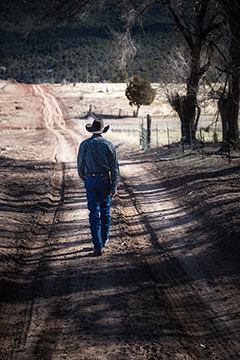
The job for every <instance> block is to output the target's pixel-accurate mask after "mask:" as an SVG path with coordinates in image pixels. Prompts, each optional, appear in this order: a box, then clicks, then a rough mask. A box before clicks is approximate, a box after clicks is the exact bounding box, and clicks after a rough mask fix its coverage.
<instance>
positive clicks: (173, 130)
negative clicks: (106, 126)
mask: <svg viewBox="0 0 240 360" xmlns="http://www.w3.org/2000/svg"><path fill="white" fill-rule="evenodd" d="M111 129H112V131H113V132H117V133H118V134H122V135H123V136H125V137H126V136H127V137H129V138H131V139H133V138H135V141H136V142H138V143H139V145H140V147H141V148H142V149H143V150H147V149H148V148H159V147H162V146H168V147H169V148H171V147H176V146H179V147H180V148H181V150H182V151H185V149H186V148H188V149H189V148H190V149H192V150H194V149H196V148H197V149H198V150H200V151H201V153H202V154H204V153H208V154H214V153H216V152H217V151H218V152H219V149H220V148H221V149H222V150H223V148H224V151H225V155H226V156H228V157H229V161H230V158H231V156H233V154H234V156H237V157H238V155H240V151H239V143H236V144H235V145H234V142H232V141H231V139H232V138H233V136H232V134H234V132H233V131H232V129H231V127H230V126H229V125H228V123H227V124H226V129H224V130H225V131H226V134H227V136H226V134H225V140H223V129H222V123H221V121H217V122H216V121H210V123H207V122H206V121H204V123H201V122H199V124H198V126H197V127H196V129H192V128H191V125H190V124H187V125H185V126H183V125H182V124H181V122H180V121H179V123H178V124H177V122H176V121H175V122H174V124H173V123H171V124H169V122H167V121H165V122H164V123H163V122H160V121H159V123H158V122H156V121H155V124H154V126H151V128H150V129H147V123H146V119H143V118H142V119H139V123H138V124H137V123H136V124H135V125H134V126H131V125H125V127H123V126H120V127H114V126H113V127H111ZM149 131H150V136H149ZM223 144H224V145H225V146H222V145H223Z"/></svg>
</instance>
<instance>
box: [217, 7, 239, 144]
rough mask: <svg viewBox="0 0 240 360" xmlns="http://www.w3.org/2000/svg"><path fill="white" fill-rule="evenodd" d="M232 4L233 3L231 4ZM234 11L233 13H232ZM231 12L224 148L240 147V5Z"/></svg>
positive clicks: (221, 103) (223, 111) (221, 107)
mask: <svg viewBox="0 0 240 360" xmlns="http://www.w3.org/2000/svg"><path fill="white" fill-rule="evenodd" d="M230 3H231V2H230ZM230 10H232V11H230ZM230 10H229V27H230V30H231V34H232V38H231V44H230V48H229V55H230V70H229V71H230V73H229V77H228V93H227V97H226V98H224V99H223V100H220V101H219V104H218V105H219V111H220V115H221V119H222V131H223V141H224V142H223V146H222V148H226V145H227V142H228V141H229V142H230V144H232V145H234V146H236V145H237V144H238V145H239V128H238V114H239V95H240V73H239V71H240V57H239V53H240V44H239V36H240V30H239V15H240V7H239V4H237V3H235V6H234V1H233V2H232V4H231V6H230Z"/></svg>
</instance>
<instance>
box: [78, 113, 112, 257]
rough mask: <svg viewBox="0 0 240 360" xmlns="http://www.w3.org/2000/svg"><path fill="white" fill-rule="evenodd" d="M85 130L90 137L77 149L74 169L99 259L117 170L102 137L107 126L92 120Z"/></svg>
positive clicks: (105, 233)
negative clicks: (83, 195) (83, 192)
mask: <svg viewBox="0 0 240 360" xmlns="http://www.w3.org/2000/svg"><path fill="white" fill-rule="evenodd" d="M86 129H87V131H89V132H90V133H92V136H91V137H90V138H88V139H87V140H84V141H83V142H82V143H81V144H80V146H79V151H78V157H77V169H78V174H79V176H80V178H81V179H82V180H83V182H84V184H85V188H86V195H87V201H88V210H89V223H90V229H91V234H92V241H93V245H94V254H95V255H96V256H100V255H102V248H103V247H104V246H105V244H106V242H107V240H108V238H109V229H110V222H111V218H110V204H111V198H112V197H114V196H115V194H116V191H117V184H118V181H119V167H118V161H117V155H116V149H115V146H114V144H113V143H112V142H111V141H109V140H107V139H105V138H104V137H103V136H102V134H103V133H106V132H107V131H108V129H109V125H107V126H106V127H104V123H103V120H102V119H100V118H94V121H93V123H92V124H87V125H86Z"/></svg>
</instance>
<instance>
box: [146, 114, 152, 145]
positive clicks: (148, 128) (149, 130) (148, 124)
mask: <svg viewBox="0 0 240 360" xmlns="http://www.w3.org/2000/svg"><path fill="white" fill-rule="evenodd" d="M151 123H152V118H151V116H150V115H149V114H147V146H148V148H149V147H150V142H151Z"/></svg>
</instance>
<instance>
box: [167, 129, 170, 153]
mask: <svg viewBox="0 0 240 360" xmlns="http://www.w3.org/2000/svg"><path fill="white" fill-rule="evenodd" d="M167 137H168V148H169V149H170V137H169V127H168V123H167Z"/></svg>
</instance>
